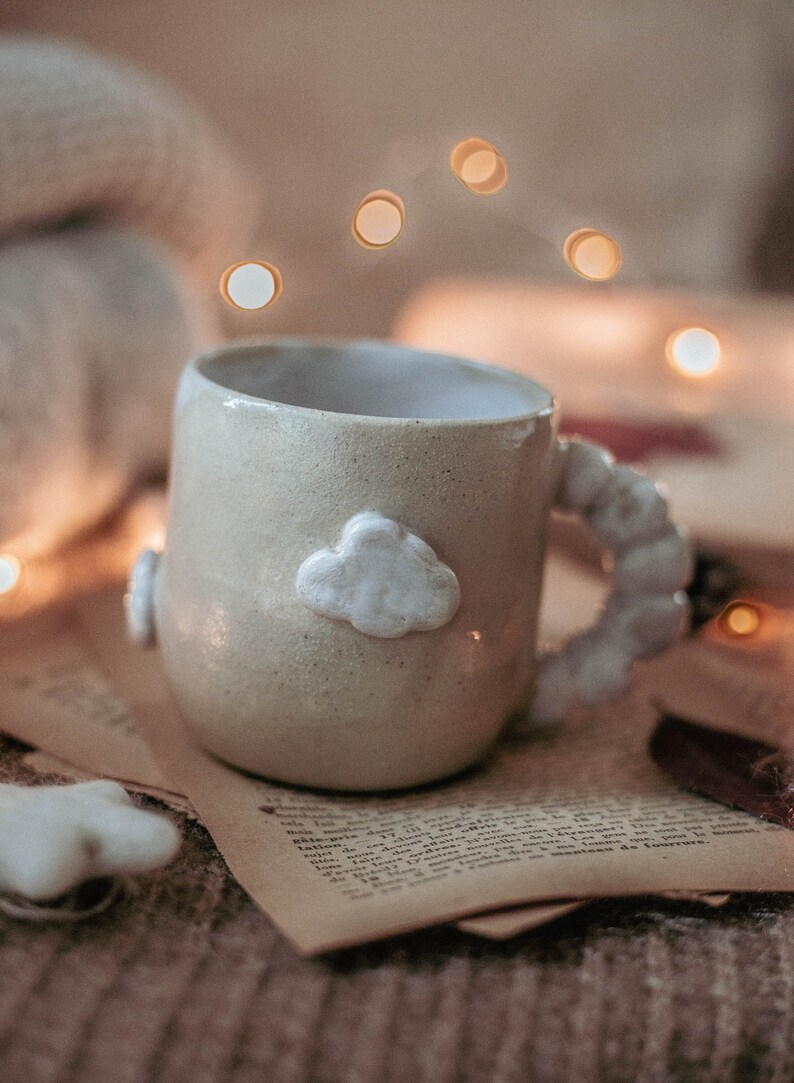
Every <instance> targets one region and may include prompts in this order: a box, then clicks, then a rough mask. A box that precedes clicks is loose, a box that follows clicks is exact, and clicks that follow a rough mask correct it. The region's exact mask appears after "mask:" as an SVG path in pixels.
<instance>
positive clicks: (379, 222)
mask: <svg viewBox="0 0 794 1083" xmlns="http://www.w3.org/2000/svg"><path fill="white" fill-rule="evenodd" d="M404 225H405V206H404V204H403V201H402V200H401V199H400V197H399V196H398V195H396V194H395V193H394V192H389V191H387V190H386V189H385V188H382V189H379V190H378V191H377V192H370V193H369V195H367V196H364V198H363V199H362V200H361V202H360V203H359V205H358V207H357V209H356V213H355V214H354V215H353V222H352V230H353V236H354V237H355V238H356V240H357V241H358V243H359V244H360V245H361V247H362V248H387V247H388V246H389V245H390V244H393V243H394V242H395V241H396V240H397V238H398V237H399V236H400V234H401V233H402V230H403V226H404Z"/></svg>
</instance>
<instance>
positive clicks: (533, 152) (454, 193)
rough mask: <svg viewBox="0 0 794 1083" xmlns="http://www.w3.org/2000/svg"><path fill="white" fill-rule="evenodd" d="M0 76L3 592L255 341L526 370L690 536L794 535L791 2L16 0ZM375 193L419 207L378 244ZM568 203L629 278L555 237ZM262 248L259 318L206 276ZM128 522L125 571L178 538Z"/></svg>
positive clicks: (164, 447)
mask: <svg viewBox="0 0 794 1083" xmlns="http://www.w3.org/2000/svg"><path fill="white" fill-rule="evenodd" d="M20 42H21V43H22V45H21V46H20V44H19V43H20ZM0 80H3V85H2V87H0V90H2V92H3V93H2V94H1V95H0V392H1V393H2V407H3V409H4V411H5V414H4V416H5V418H6V421H7V424H6V426H5V428H0V459H2V460H3V461H6V462H9V461H11V462H13V464H14V469H13V470H8V471H5V472H4V473H0V593H2V592H3V590H4V589H5V590H6V598H5V601H4V603H3V605H4V611H5V612H6V613H9V614H12V613H14V612H16V611H17V609H19V607H20V606H22V608H24V606H23V605H22V600H21V599H22V598H23V594H24V592H23V591H21V590H20V589H19V584H20V583H21V581H22V580H21V579H20V569H21V568H22V567H23V566H24V565H25V563H26V562H29V561H31V560H38V559H39V558H40V557H44V556H46V555H47V554H48V553H51V552H52V551H54V550H55V549H57V548H58V547H61V546H63V545H64V544H65V543H68V542H69V541H70V540H71V539H73V538H74V537H76V536H78V535H80V534H81V532H84V531H85V530H87V529H90V528H92V527H93V526H94V525H95V524H96V523H97V522H100V521H102V520H103V519H104V518H105V517H106V516H107V515H108V514H111V513H112V512H113V511H114V510H115V509H117V508H118V507H119V505H120V504H121V503H122V502H123V500H125V499H126V497H127V496H128V494H129V493H130V491H131V490H133V489H134V488H135V486H136V485H138V484H140V482H141V481H142V480H144V481H145V480H146V479H150V478H152V477H156V478H160V479H161V480H162V478H163V477H164V475H165V471H166V468H167V458H168V447H169V418H170V409H171V401H172V395H173V389H174V385H175V382H176V379H177V376H178V373H179V370H180V368H181V366H182V364H183V363H184V360H185V359H186V358H187V356H188V355H189V354H190V353H192V352H194V351H195V350H196V349H199V348H202V347H203V346H206V345H207V344H209V343H211V342H214V341H217V340H218V339H220V338H223V337H235V336H241V335H276V334H287V333H289V334H319V335H335V336H351V337H352V336H384V337H385V336H393V337H397V338H398V339H400V340H402V341H405V342H408V343H412V344H416V345H422V346H426V347H429V348H433V349H438V350H448V351H450V352H455V353H461V354H467V355H469V356H476V357H479V358H483V359H486V360H491V361H494V362H497V363H500V364H504V365H507V366H509V367H513V368H517V369H519V370H520V371H523V372H526V373H528V374H530V375H534V376H536V377H537V378H538V379H540V380H541V381H543V382H545V383H547V384H548V385H549V386H550V387H552V389H553V390H554V391H555V393H556V394H558V395H559V396H560V398H561V399H562V403H563V427H564V428H566V427H567V431H578V432H581V433H583V434H584V435H587V436H591V437H593V438H595V439H598V440H600V441H601V442H604V443H606V444H607V445H608V446H610V447H611V448H612V449H613V450H614V451H615V452H616V453H617V454H618V456H619V457H620V458H623V459H625V460H626V461H631V462H635V463H640V464H641V465H642V466H644V467H645V468H646V469H647V470H648V471H649V472H650V473H651V474H652V475H653V476H654V477H658V478H661V479H662V480H664V481H665V482H666V483H667V484H668V487H669V489H670V491H671V495H672V504H673V509H674V512H675V514H676V516H677V517H679V518H680V519H682V520H683V521H684V522H686V523H687V525H688V526H689V527H690V529H691V530H692V531H693V533H694V534H695V536H696V538H697V539H698V540H699V541H703V542H708V543H714V544H716V545H717V546H718V547H723V548H724V546H725V545H727V544H733V545H735V544H740V545H744V546H750V547H752V548H754V549H755V550H758V549H759V548H763V549H765V550H767V551H774V552H775V553H776V554H778V555H779V554H780V553H781V552H784V551H785V552H788V551H790V550H792V549H794V544H792V539H794V502H793V501H792V500H791V499H790V495H789V491H788V487H787V485H786V483H785V480H784V479H785V478H786V477H788V476H790V472H791V468H792V466H794V425H793V424H792V418H794V301H793V300H792V299H791V297H790V295H791V294H792V292H794V263H793V262H792V259H791V252H792V247H793V246H794V113H793V112H792V109H791V103H792V100H794V96H793V95H792V89H794V8H792V5H791V4H790V2H789V0H766V2H765V3H763V4H758V3H754V2H749V0H747V2H743V0H701V2H698V3H692V2H691V0H665V2H664V3H662V2H660V0H633V2H632V3H631V4H627V3H616V2H611V0H568V2H566V3H565V4H560V3H558V2H555V0H535V2H533V3H531V4H528V3H525V2H522V0H492V2H491V3H488V4H483V3H480V2H475V0H456V2H455V3H454V4H453V3H450V2H449V0H403V2H401V3H385V2H380V0H376V2H373V0H326V2H325V3H322V4H320V3H308V2H304V0H270V2H269V3H267V4H262V3H260V2H258V0H225V2H224V3H223V4H216V5H211V4H207V3H205V2H204V0H172V2H169V3H163V2H161V0H157V2H155V0H138V2H137V3H135V4H129V3H126V2H123V0H101V2H100V0H59V2H58V3H50V2H42V0H24V2H23V0H6V3H5V4H4V5H3V8H2V11H0ZM469 137H479V138H482V139H485V140H488V141H490V142H491V143H492V144H493V145H494V146H495V147H496V148H497V149H498V151H499V152H500V153H501V155H502V156H503V160H504V162H506V164H507V169H508V174H509V176H508V181H507V183H506V184H505V185H504V187H502V188H501V189H500V190H499V191H497V192H495V193H494V194H490V195H487V196H486V195H477V194H473V192H472V191H471V190H470V188H467V187H466V186H465V185H464V184H461V183H459V180H457V179H456V178H455V176H454V175H453V173H452V171H451V170H450V168H449V159H450V152H451V151H452V149H453V147H455V146H456V144H458V143H459V141H461V140H464V139H467V138H469ZM31 147H33V151H32V150H31ZM34 151H35V153H34ZM379 189H387V190H391V191H393V192H394V193H396V194H397V196H399V198H400V199H401V200H402V204H403V205H404V209H405V218H404V228H403V230H402V232H401V234H400V236H399V237H398V238H397V239H396V241H395V243H394V244H391V245H387V246H384V247H382V248H379V249H378V248H375V249H373V248H366V247H362V246H361V245H359V244H356V242H355V239H354V237H353V236H352V235H351V228H350V227H351V220H352V218H353V215H354V214H355V212H356V208H357V207H358V205H359V203H360V201H361V200H362V199H363V198H364V197H365V196H366V195H367V194H368V193H370V192H372V191H374V190H379ZM108 225H110V226H113V227H114V228H115V229H120V230H122V233H121V234H118V233H111V234H107V235H105V234H101V233H100V234H99V235H98V234H97V233H96V230H97V229H100V230H101V229H104V228H105V227H106V226H108ZM581 228H590V229H593V230H596V231H601V232H603V233H604V234H605V235H607V236H608V237H609V238H612V239H614V242H616V244H617V245H618V246H619V250H620V252H621V253H622V264H621V265H620V268H619V271H618V272H617V273H615V274H614V276H613V275H612V272H610V274H609V275H604V276H602V278H603V280H602V281H592V280H586V279H588V277H589V278H591V279H592V277H594V276H587V275H585V276H582V275H581V274H576V273H574V271H575V268H573V267H572V266H571V261H570V260H569V261H568V262H566V259H565V258H564V252H563V249H564V244H565V241H566V238H567V237H569V235H570V234H571V233H572V232H574V231H576V230H577V229H581ZM45 242H46V244H49V245H50V248H45V247H43V245H44V244H45ZM52 245H55V246H56V247H55V248H53V247H52ZM153 245H154V247H152V246H153ZM141 246H143V247H141ZM54 254H55V256H57V260H56V261H55V262H58V261H60V262H59V263H58V268H57V273H56V269H55V264H54V262H53V261H54V258H55V256H54ZM250 260H263V261H266V262H268V263H271V264H273V265H274V266H275V267H276V268H278V271H279V272H280V274H281V276H282V279H283V291H282V292H281V294H280V296H279V297H278V300H277V303H273V304H271V305H268V306H267V307H263V308H259V309H254V310H247V311H243V310H240V309H239V308H236V307H234V306H233V305H231V304H228V303H224V300H223V299H222V297H221V294H220V292H219V290H218V284H219V280H221V278H222V276H223V274H224V271H225V270H226V268H227V267H229V265H230V264H232V263H235V262H238V261H250ZM20 267H22V271H20ZM614 270H617V268H616V267H615V268H614ZM4 274H5V276H6V277H5V278H4ZM595 277H598V276H595ZM21 282H27V283H35V287H31V288H29V289H27V290H23V288H22V286H20V283H21ZM64 284H67V285H69V289H65V288H64ZM81 306H82V307H81ZM20 328H24V329H25V330H24V332H21V331H20ZM33 328H36V329H39V328H47V329H48V337H46V338H44V337H43V331H40V332H38V337H37V338H36V339H35V341H30V340H31V337H32V335H33V331H32V329H33ZM89 329H90V334H89V333H88V332H89ZM687 329H689V330H692V329H695V330H696V331H698V334H700V331H699V330H698V329H705V330H706V331H707V332H708V333H709V334H710V335H711V338H710V339H703V338H702V336H701V341H700V346H699V345H698V343H697V342H695V347H697V348H695V350H694V355H691V352H690V355H687V350H686V349H685V348H684V347H682V348H681V350H680V351H679V352H678V353H676V349H677V347H676V346H675V336H676V335H677V334H679V333H680V332H681V331H686V330H687ZM20 341H24V343H25V345H26V349H25V350H24V351H20V347H19V343H20ZM704 342H705V347H704V348H705V350H706V355H707V356H704V355H703V354H702V352H701V353H699V352H698V351H699V350H700V347H701V346H703V343H704ZM671 344H672V346H671ZM685 345H686V343H685ZM689 345H691V343H690V344H689ZM671 349H672V353H671ZM709 351H711V354H710V353H709ZM715 351H716V352H715ZM687 358H688V359H687ZM682 359H683V360H682ZM690 362H691V364H690ZM687 365H689V367H687ZM704 365H705V367H703V366H704ZM693 366H694V367H693ZM698 366H700V367H698ZM649 422H651V423H652V424H650V426H649ZM147 500H148V497H147ZM143 518H144V519H145V520H146V523H147V524H149V525H148V526H146V528H145V529H144V528H143V527H140V525H139V526H136V527H135V528H134V529H132V530H130V529H128V527H129V524H128V526H127V527H124V530H123V531H122V533H124V531H126V533H125V534H124V537H127V538H128V541H127V542H125V546H122V547H121V548H119V547H118V546H117V547H116V549H115V550H114V552H116V553H117V556H116V558H114V559H115V563H116V565H118V564H119V563H120V562H122V563H123V562H126V561H129V558H130V549H131V546H133V544H138V543H139V542H140V541H141V540H146V539H147V538H150V536H151V537H161V535H162V510H161V509H160V510H159V511H156V512H152V505H151V501H149V502H148V503H146V502H145V511H144V513H143ZM135 522H138V520H135ZM130 539H131V540H130ZM122 551H123V556H122V555H118V554H121V553H122ZM4 560H5V566H4V565H3V561H4ZM20 562H21V563H20ZM84 565H85V561H84V560H83V562H82V564H81V566H84ZM4 567H5V571H4V570H3V569H4ZM787 567H788V565H787ZM117 570H118V568H117ZM28 571H29V573H30V567H29V568H28ZM76 575H77V573H76V571H75V569H74V568H72V571H71V572H69V573H68V576H67V578H68V577H69V576H71V577H72V578H74V577H75V576H76ZM63 578H64V576H63V575H62V576H61V581H62V580H63ZM78 578H79V576H78ZM32 581H33V579H32V573H30V574H29V576H28V583H29V584H30V583H32ZM4 583H5V584H6V587H5V588H4V586H3V584H4ZM8 584H11V586H12V587H13V588H14V589H15V590H16V597H17V598H18V599H19V605H18V606H17V608H16V609H15V608H14V606H13V605H12V604H11V600H10V595H9V590H10V589H11V588H9V587H8ZM42 589H43V588H42ZM47 589H48V590H50V592H52V591H53V590H55V589H56V588H55V587H50V588H47ZM31 591H32V593H31V594H30V597H32V596H33V595H35V593H36V592H35V591H34V590H33V589H32V587H31ZM44 593H46V592H44ZM0 615H2V614H0Z"/></svg>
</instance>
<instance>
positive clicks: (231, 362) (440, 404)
mask: <svg viewBox="0 0 794 1083" xmlns="http://www.w3.org/2000/svg"><path fill="white" fill-rule="evenodd" d="M196 367H197V369H198V370H199V372H201V373H202V374H203V375H204V376H205V377H206V378H207V379H209V380H211V381H212V382H213V383H216V384H218V385H220V386H221V387H223V388H225V389H227V390H228V391H232V392H236V393H237V394H241V395H247V396H250V397H252V398H256V399H263V400H266V401H269V402H277V403H281V404H283V405H288V406H298V407H302V408H304V409H310V410H323V411H327V412H331V413H339V414H357V415H361V416H367V417H383V418H415V419H423V420H456V421H460V420H494V419H503V418H513V417H527V416H535V415H537V414H540V413H546V412H548V411H549V410H551V408H552V397H551V395H550V393H549V392H548V391H547V390H546V389H545V388H544V387H541V386H540V384H536V383H535V382H534V381H532V380H528V379H527V378H526V377H524V376H519V375H518V374H516V373H513V372H508V371H506V370H505V369H501V368H496V367H495V366H492V365H486V364H482V363H479V362H476V361H466V360H463V359H462V358H458V357H449V356H445V355H443V354H433V353H427V352H425V351H422V350H412V349H409V348H407V347H405V346H399V345H396V344H391V343H384V342H355V343H316V342H304V341H298V340H294V341H289V340H281V341H279V342H262V343H258V344H251V345H245V346H234V347H228V346H227V347H221V348H220V349H218V350H215V351H212V352H211V353H209V354H206V355H204V356H203V357H202V358H199V360H198V362H197V364H196Z"/></svg>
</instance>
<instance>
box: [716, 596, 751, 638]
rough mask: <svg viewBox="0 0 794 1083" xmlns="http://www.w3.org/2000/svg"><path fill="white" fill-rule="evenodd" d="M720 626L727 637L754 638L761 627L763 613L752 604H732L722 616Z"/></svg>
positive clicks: (724, 610)
mask: <svg viewBox="0 0 794 1083" xmlns="http://www.w3.org/2000/svg"><path fill="white" fill-rule="evenodd" d="M719 625H720V628H721V629H722V630H723V632H725V633H726V635H729V636H733V637H739V638H740V637H743V636H752V635H755V633H756V632H757V631H758V629H759V628H760V627H761V612H760V610H759V609H758V607H757V606H754V605H752V604H751V603H750V602H731V604H730V605H728V606H726V607H725V609H723V611H722V613H721V614H720V616H719Z"/></svg>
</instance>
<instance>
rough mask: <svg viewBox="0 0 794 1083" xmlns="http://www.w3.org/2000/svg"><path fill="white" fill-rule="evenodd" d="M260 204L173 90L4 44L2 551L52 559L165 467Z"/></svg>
mask: <svg viewBox="0 0 794 1083" xmlns="http://www.w3.org/2000/svg"><path fill="white" fill-rule="evenodd" d="M253 196H254V192H253V189H252V187H251V186H250V185H249V184H248V183H247V182H246V180H245V179H244V178H243V177H242V175H241V173H240V172H239V170H238V167H237V166H236V165H235V164H234V163H233V162H232V161H231V159H230V158H229V156H228V154H227V153H226V151H225V150H224V148H223V147H222V145H221V144H220V143H219V142H218V140H217V139H216V137H215V136H214V135H213V134H212V133H211V131H210V130H209V128H208V126H207V125H206V124H205V122H204V121H203V120H202V119H201V117H199V116H197V115H196V113H195V112H194V111H193V110H192V109H191V108H190V107H189V106H188V105H187V104H186V103H184V102H182V101H180V100H179V99H178V97H177V96H176V95H174V93H173V92H171V91H170V90H167V89H165V88H163V87H161V86H158V85H157V84H155V83H154V82H152V81H151V80H150V79H149V78H147V77H145V76H143V75H142V74H140V73H138V72H136V71H133V70H131V69H129V68H127V67H125V66H122V65H121V64H118V63H115V62H114V63H110V62H107V61H105V60H102V59H100V58H99V57H97V56H95V55H93V54H92V53H90V52H88V51H87V50H84V49H82V48H77V47H74V46H71V45H69V46H67V45H64V44H60V43H53V42H49V41H45V40H35V39H25V38H8V39H5V40H3V41H0V466H2V469H0V550H10V551H13V552H14V553H16V554H17V555H18V556H23V557H24V556H29V555H32V554H40V553H43V552H46V551H48V550H50V549H52V548H54V547H55V546H56V545H58V544H59V543H60V542H62V541H64V540H65V539H66V538H68V537H69V536H71V535H73V534H74V533H76V532H78V531H79V530H81V529H82V528H84V527H86V526H88V525H89V524H91V523H93V522H95V521H96V520H98V519H99V518H101V517H102V516H103V515H104V514H106V513H107V512H108V511H109V510H111V509H112V507H113V506H114V505H115V504H116V503H117V502H118V501H119V499H120V498H121V497H122V496H123V494H124V492H125V491H126V490H127V488H128V487H129V486H130V483H131V482H132V481H133V480H134V479H135V478H136V477H137V476H140V475H141V474H144V473H147V472H150V471H151V470H153V469H157V468H162V467H163V465H164V463H165V461H166V457H167V453H168V443H169V416H170V408H171V397H172V394H173V388H174V384H175V380H176V377H177V375H178V372H179V370H180V368H181V366H182V364H183V363H184V361H185V359H186V358H187V356H188V355H189V354H190V353H191V352H192V351H194V350H195V349H197V348H199V347H201V346H203V345H206V344H207V343H208V342H210V341H211V340H212V339H214V338H215V337H216V335H217V332H216V328H215V314H214V310H215V312H217V309H215V305H216V304H217V303H218V302H217V292H216V288H217V281H218V277H219V275H220V273H221V272H222V270H223V268H224V266H225V265H226V264H227V263H228V262H230V261H232V260H233V259H235V258H239V253H240V252H241V250H242V249H243V246H244V244H245V242H246V240H247V237H248V235H249V231H250V227H251V225H252V222H253V214H254V198H253ZM211 299H212V300H211Z"/></svg>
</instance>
